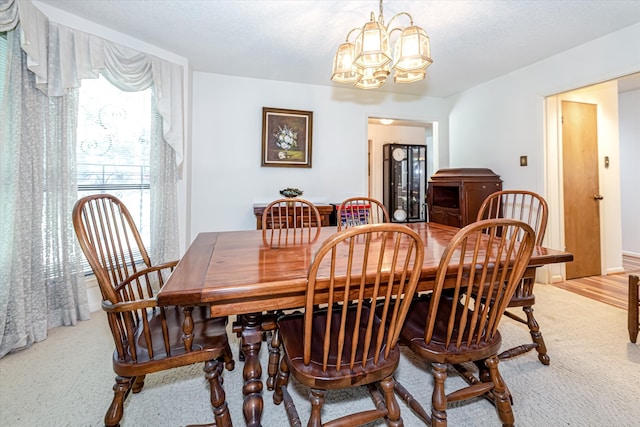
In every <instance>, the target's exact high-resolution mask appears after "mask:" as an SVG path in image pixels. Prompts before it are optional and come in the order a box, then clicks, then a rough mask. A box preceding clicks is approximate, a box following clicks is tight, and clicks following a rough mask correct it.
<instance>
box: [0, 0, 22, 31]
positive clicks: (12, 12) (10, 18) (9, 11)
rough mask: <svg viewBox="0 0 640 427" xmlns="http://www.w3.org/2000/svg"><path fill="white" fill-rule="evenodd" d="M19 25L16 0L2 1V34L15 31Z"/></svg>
mask: <svg viewBox="0 0 640 427" xmlns="http://www.w3.org/2000/svg"><path fill="white" fill-rule="evenodd" d="M16 25H18V6H17V5H16V2H15V0H0V32H5V31H9V30H13V29H14V28H15V27H16Z"/></svg>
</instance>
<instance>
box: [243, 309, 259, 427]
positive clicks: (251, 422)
mask: <svg viewBox="0 0 640 427" xmlns="http://www.w3.org/2000/svg"><path fill="white" fill-rule="evenodd" d="M241 322H242V335H241V338H240V339H241V343H242V352H243V353H244V357H245V360H244V370H243V372H242V374H243V377H244V386H243V387H242V394H243V395H244V403H243V405H242V410H243V412H244V419H245V421H246V423H247V426H248V427H260V426H261V423H260V418H261V417H262V407H263V402H262V380H261V378H260V377H261V376H262V367H261V366H260V346H261V345H262V330H261V328H260V325H261V313H251V314H245V315H243V316H242V320H241Z"/></svg>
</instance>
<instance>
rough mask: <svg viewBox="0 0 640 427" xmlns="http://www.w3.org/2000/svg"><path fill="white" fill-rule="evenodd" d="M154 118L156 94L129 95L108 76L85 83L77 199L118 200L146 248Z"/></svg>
mask: <svg viewBox="0 0 640 427" xmlns="http://www.w3.org/2000/svg"><path fill="white" fill-rule="evenodd" d="M151 118H152V109H151V89H147V90H145V91H141V92H124V91H121V90H119V89H118V88H116V87H115V86H113V85H112V84H111V83H109V82H108V81H107V80H106V79H105V78H104V77H100V78H98V79H85V80H83V81H82V87H81V88H80V98H79V111H78V135H77V136H78V139H77V147H76V153H77V157H76V159H77V171H78V197H79V198H80V197H84V196H86V195H90V194H96V193H109V194H113V195H114V196H116V197H118V198H119V199H120V200H122V201H123V202H124V204H125V205H126V206H127V208H128V209H129V211H130V212H131V215H132V216H133V218H134V220H135V221H136V225H137V226H138V229H139V230H140V234H141V235H142V239H143V241H144V244H145V246H146V247H147V248H149V240H150V230H149V225H150V205H149V204H150V197H149V188H150V176H149V159H150V156H149V141H150V132H151ZM86 267H87V269H88V265H87V266H86ZM89 271H90V270H89Z"/></svg>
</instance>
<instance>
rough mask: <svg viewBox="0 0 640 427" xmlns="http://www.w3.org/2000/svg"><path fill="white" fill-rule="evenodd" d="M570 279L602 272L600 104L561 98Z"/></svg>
mask: <svg viewBox="0 0 640 427" xmlns="http://www.w3.org/2000/svg"><path fill="white" fill-rule="evenodd" d="M562 169H563V189H564V238H565V246H566V250H567V251H568V252H571V253H572V254H573V262H569V263H567V264H566V273H567V277H566V278H567V279H574V278H577V277H584V276H595V275H600V274H601V263H600V190H599V185H598V126H597V105H595V104H585V103H580V102H570V101H562Z"/></svg>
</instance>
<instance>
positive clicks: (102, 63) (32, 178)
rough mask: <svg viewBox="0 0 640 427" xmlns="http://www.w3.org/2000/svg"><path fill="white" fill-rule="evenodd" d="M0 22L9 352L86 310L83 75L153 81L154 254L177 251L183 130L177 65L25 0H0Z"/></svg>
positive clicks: (0, 158)
mask: <svg viewBox="0 0 640 427" xmlns="http://www.w3.org/2000/svg"><path fill="white" fill-rule="evenodd" d="M18 5H19V6H20V8H19V14H18V15H16V13H15V11H16V9H17V6H18ZM16 16H19V18H20V19H19V20H20V25H21V27H22V28H21V29H22V31H21V33H20V36H19V35H18V32H19V28H20V27H16V25H17V22H18V19H16ZM25 18H26V19H25ZM0 31H9V33H8V39H9V42H10V46H9V48H10V49H11V54H10V60H9V73H8V75H7V79H6V87H5V89H6V93H5V96H4V101H3V105H2V107H1V109H0V174H1V175H0V177H1V178H2V184H1V185H2V186H1V187H0V198H1V199H2V203H0V261H1V264H0V357H2V356H3V355H5V354H6V353H8V352H9V351H12V350H14V349H18V348H22V347H25V346H28V345H30V344H31V343H33V342H37V341H40V340H42V339H44V338H46V335H47V332H46V331H47V329H49V328H52V327H55V326H59V325H72V324H75V323H76V321H77V320H78V319H81V320H82V319H87V318H88V317H89V313H88V306H87V301H86V289H85V287H84V282H83V280H82V278H81V277H80V276H79V273H80V268H79V249H78V247H77V243H76V240H75V235H74V233H73V228H72V223H71V210H72V207H73V204H74V203H75V200H76V199H77V186H76V175H75V152H76V151H75V149H76V144H75V137H76V120H77V105H78V104H77V102H78V99H77V91H76V89H75V88H77V87H79V85H80V79H82V78H95V77H97V76H98V74H99V73H101V72H102V73H103V74H104V75H105V77H107V79H108V80H109V81H110V82H111V83H113V84H114V85H116V86H117V87H119V88H121V89H122V90H143V89H146V88H148V87H150V86H151V85H154V89H155V92H154V93H155V94H156V96H155V100H156V105H157V107H156V108H157V114H156V115H155V116H154V118H155V121H154V123H155V126H154V131H153V132H152V133H153V135H152V143H151V153H152V154H151V155H152V159H151V173H152V177H151V212H152V214H151V215H152V219H151V248H150V252H151V256H152V257H153V259H154V262H163V261H166V260H170V259H176V257H177V255H178V231H177V196H176V180H177V176H178V169H177V167H178V165H180V164H181V162H182V138H183V136H182V69H181V68H180V67H178V66H177V65H175V64H171V63H168V62H167V61H163V60H160V59H158V58H155V57H152V56H150V55H146V54H142V53H139V52H136V51H134V50H131V49H127V48H124V47H122V46H119V45H116V44H112V43H109V42H107V41H104V40H101V39H99V38H97V37H94V36H91V35H88V34H86V33H82V32H79V31H75V30H72V29H69V28H66V27H64V26H61V25H57V24H55V23H50V22H49V21H48V19H47V18H46V17H45V16H44V15H42V13H41V12H40V11H38V10H37V9H35V8H34V7H33V5H32V4H31V2H30V1H28V0H19V1H17V2H14V0H0ZM21 48H22V49H21ZM27 69H28V70H29V71H27ZM36 88H38V89H36ZM154 136H155V137H154Z"/></svg>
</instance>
